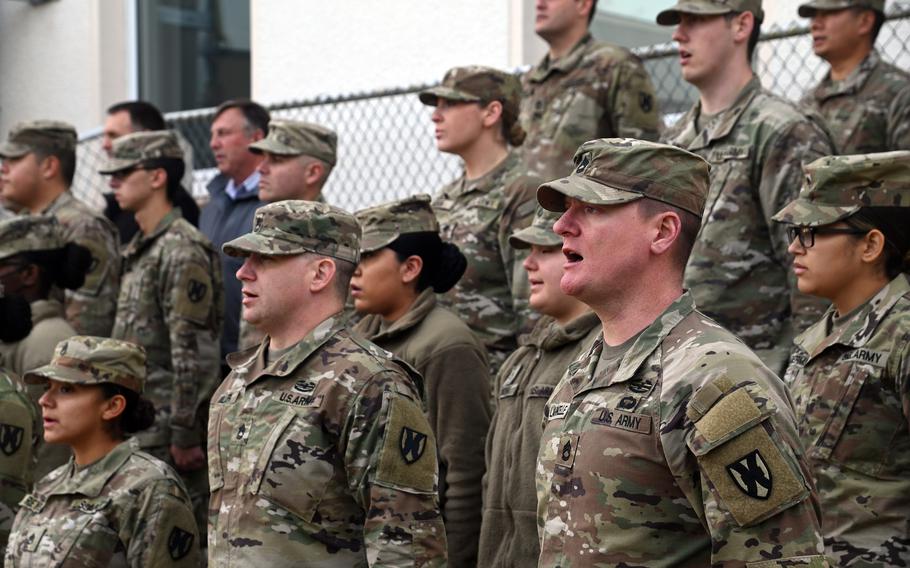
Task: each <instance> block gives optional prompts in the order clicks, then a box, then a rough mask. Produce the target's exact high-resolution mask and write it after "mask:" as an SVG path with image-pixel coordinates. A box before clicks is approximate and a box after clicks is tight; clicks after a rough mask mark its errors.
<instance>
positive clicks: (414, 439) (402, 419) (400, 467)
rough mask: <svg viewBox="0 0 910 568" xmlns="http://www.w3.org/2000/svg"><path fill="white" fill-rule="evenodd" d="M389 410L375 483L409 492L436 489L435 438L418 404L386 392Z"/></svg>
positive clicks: (430, 491) (424, 491)
mask: <svg viewBox="0 0 910 568" xmlns="http://www.w3.org/2000/svg"><path fill="white" fill-rule="evenodd" d="M383 396H385V397H388V401H389V405H388V406H389V410H388V420H387V421H386V427H385V433H384V437H383V441H382V449H381V450H380V453H379V465H378V468H377V470H376V478H375V480H376V483H377V484H379V485H384V486H386V487H391V488H393V489H399V490H402V491H407V492H410V493H434V492H435V491H436V476H437V465H436V438H435V437H434V436H433V432H432V431H431V430H430V425H429V423H428V422H427V419H426V416H425V415H424V413H423V410H422V409H421V408H420V406H419V405H418V404H417V403H416V402H415V401H413V400H411V399H409V398H407V397H406V396H403V395H401V394H395V393H391V392H386V393H384V394H383Z"/></svg>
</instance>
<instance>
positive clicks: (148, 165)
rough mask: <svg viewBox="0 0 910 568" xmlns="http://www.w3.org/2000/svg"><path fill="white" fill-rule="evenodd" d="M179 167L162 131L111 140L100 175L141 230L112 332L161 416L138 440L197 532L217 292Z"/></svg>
mask: <svg viewBox="0 0 910 568" xmlns="http://www.w3.org/2000/svg"><path fill="white" fill-rule="evenodd" d="M182 170H183V151H182V150H181V149H180V145H179V143H178V142H177V138H176V136H175V135H174V133H173V132H171V131H167V130H162V131H153V132H137V133H134V134H127V135H126V136H122V137H120V138H118V139H117V140H115V141H114V145H113V148H112V149H111V155H110V157H109V158H108V163H107V164H106V165H105V167H104V168H103V169H102V170H101V173H102V174H107V175H110V176H111V181H110V185H111V187H112V188H113V190H114V197H115V198H116V199H117V202H118V203H119V204H120V206H121V208H122V209H123V210H124V211H131V212H133V213H134V214H135V216H136V221H137V222H138V224H139V229H140V231H139V233H137V234H136V235H135V236H134V237H133V240H132V241H130V243H129V245H127V247H126V250H125V251H124V253H123V282H122V285H121V287H120V298H119V300H118V302H117V320H116V323H115V324H114V331H113V337H115V338H117V339H123V340H126V341H132V342H133V343H136V344H138V345H141V346H143V347H144V348H145V350H146V351H147V352H148V366H149V376H148V388H147V391H146V392H147V396H148V398H149V400H151V401H152V403H154V405H155V409H156V411H157V416H156V420H155V425H154V426H153V427H152V428H150V429H149V430H147V431H145V432H143V433H142V434H140V435H139V436H138V438H139V442H140V446H141V447H142V448H144V449H146V450H147V451H148V452H149V453H151V454H153V455H155V456H156V457H158V458H159V459H161V460H164V461H167V462H168V463H171V464H173V465H174V466H175V467H176V468H177V471H178V472H180V474H181V475H182V476H183V479H184V481H185V483H186V485H187V489H188V490H189V492H190V497H191V498H192V499H193V503H194V505H195V507H196V517H197V521H198V522H199V528H200V534H201V533H203V532H204V531H205V527H206V517H207V511H208V487H207V477H208V476H207V475H206V472H205V463H206V460H205V450H204V449H203V448H204V442H205V439H206V434H205V425H206V414H205V413H206V411H207V409H208V403H209V398H210V397H211V395H212V392H214V390H215V388H216V387H217V385H218V380H219V377H220V374H219V361H220V357H219V345H218V338H219V337H220V334H221V325H222V313H223V311H222V310H223V298H222V294H223V287H222V283H221V264H220V260H219V258H218V254H217V252H216V251H215V250H214V249H213V248H212V245H211V244H210V243H209V241H208V239H206V238H205V236H204V235H203V234H202V233H201V232H199V230H198V229H196V228H195V227H193V226H192V225H190V224H189V223H188V222H187V221H186V220H185V219H183V218H182V217H181V216H180V210H179V209H177V208H175V207H174V206H173V201H172V199H173V196H174V194H175V192H176V189H177V188H178V187H179V186H180V179H181V178H182V177H183V171H182Z"/></svg>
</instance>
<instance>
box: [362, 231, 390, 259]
mask: <svg viewBox="0 0 910 568" xmlns="http://www.w3.org/2000/svg"><path fill="white" fill-rule="evenodd" d="M399 236H400V235H399V234H398V233H394V234H390V233H383V234H382V235H369V234H367V235H364V236H363V237H361V239H360V254H367V253H371V252H376V251H377V250H379V249H381V248H385V247H387V246H389V245H390V244H392V243H393V242H395V239H397V238H398V237H399Z"/></svg>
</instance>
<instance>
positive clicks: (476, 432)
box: [351, 195, 492, 567]
mask: <svg viewBox="0 0 910 568" xmlns="http://www.w3.org/2000/svg"><path fill="white" fill-rule="evenodd" d="M357 220H358V222H359V223H360V224H361V227H362V228H363V238H362V241H361V260H360V264H359V265H358V266H357V269H356V270H355V271H354V277H353V279H352V280H351V296H352V297H353V299H354V307H355V309H356V310H357V311H358V312H359V313H361V314H368V315H366V317H364V318H363V319H362V320H360V321H359V322H358V323H357V325H356V326H355V327H354V331H355V332H356V333H359V334H361V335H363V336H364V337H366V338H367V339H369V340H371V341H373V342H374V343H376V344H377V345H379V346H380V347H382V348H384V349H386V350H388V351H391V352H392V353H394V354H395V355H396V356H397V357H400V358H401V359H403V360H405V361H407V362H408V363H410V364H411V365H413V366H414V367H415V368H416V369H417V370H418V371H419V372H420V374H421V375H422V376H423V378H424V381H425V383H424V390H425V396H424V400H425V401H426V405H427V414H428V418H429V421H430V425H431V426H432V427H433V432H434V434H435V435H436V441H437V445H438V456H439V496H440V501H441V506H442V512H443V516H444V518H445V525H446V537H447V540H448V545H449V566H452V567H460V566H474V565H476V563H477V540H478V536H479V532H480V515H481V508H480V506H481V479H482V478H483V471H484V461H483V460H484V438H485V436H486V434H487V428H488V427H489V425H490V416H491V413H492V411H491V408H490V400H489V397H490V375H489V365H488V362H487V359H486V356H485V352H484V348H483V345H482V344H481V343H480V341H478V340H477V338H476V337H475V336H474V334H473V333H471V330H470V329H469V328H468V326H467V325H465V323H464V322H462V321H461V320H460V319H459V318H458V316H456V315H455V314H453V313H452V312H450V311H448V310H447V309H445V308H443V307H441V306H439V305H437V303H436V294H437V293H439V294H442V293H445V292H446V291H448V290H449V289H451V288H452V286H453V285H455V283H456V282H458V279H459V278H461V275H462V274H463V273H464V270H465V266H466V264H467V263H466V261H465V258H464V256H463V255H462V254H461V252H459V250H458V247H456V246H455V245H453V244H452V243H448V242H445V241H442V240H441V239H440V237H439V226H438V224H437V221H436V217H435V216H434V215H433V210H432V208H431V207H430V198H429V196H427V195H419V196H416V197H411V198H407V199H403V200H400V201H394V202H391V203H386V204H384V205H379V206H377V207H372V208H369V209H364V210H363V211H360V212H359V213H357Z"/></svg>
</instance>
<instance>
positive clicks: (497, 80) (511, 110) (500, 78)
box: [418, 65, 521, 116]
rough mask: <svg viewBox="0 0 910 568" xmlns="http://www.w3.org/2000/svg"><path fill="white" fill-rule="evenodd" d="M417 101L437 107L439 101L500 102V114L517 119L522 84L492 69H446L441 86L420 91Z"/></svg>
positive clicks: (509, 75) (516, 79)
mask: <svg viewBox="0 0 910 568" xmlns="http://www.w3.org/2000/svg"><path fill="white" fill-rule="evenodd" d="M418 96H419V97H420V102H422V103H423V104H425V105H429V106H436V103H437V101H438V100H439V99H445V100H447V101H463V102H479V103H487V102H490V101H500V102H501V103H502V110H503V114H505V115H507V116H518V106H519V105H520V104H521V82H520V81H519V80H518V77H516V76H515V75H512V74H511V73H506V72H505V71H500V70H499V69H494V68H492V67H483V66H481V65H471V66H469V67H454V68H452V69H449V71H448V72H447V73H446V75H445V77H443V79H442V83H441V84H439V85H437V86H435V87H431V88H429V89H426V90H424V91H421V92H420V94H419V95H418Z"/></svg>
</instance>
